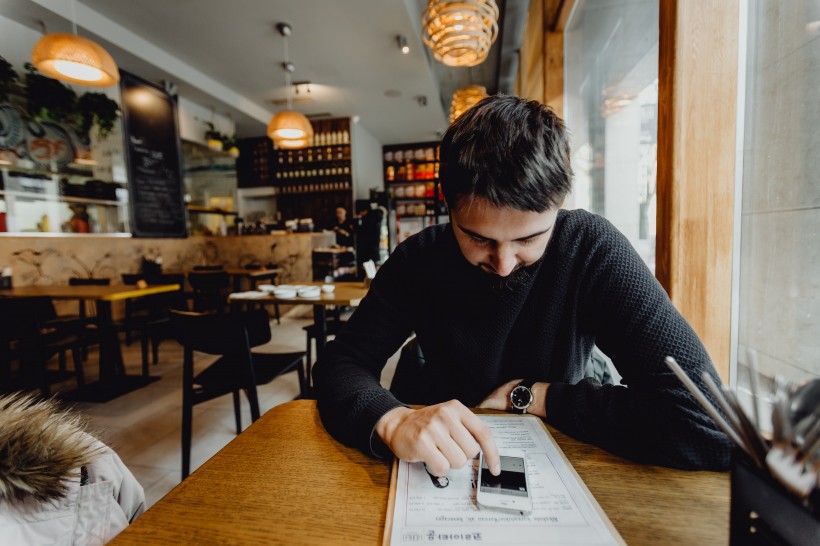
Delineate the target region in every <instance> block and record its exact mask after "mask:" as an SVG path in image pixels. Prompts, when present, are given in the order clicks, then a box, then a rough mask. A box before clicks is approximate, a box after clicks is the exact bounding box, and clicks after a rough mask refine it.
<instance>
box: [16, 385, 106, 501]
mask: <svg viewBox="0 0 820 546" xmlns="http://www.w3.org/2000/svg"><path fill="white" fill-rule="evenodd" d="M95 443H96V441H95V439H94V437H93V436H90V435H88V434H85V433H84V423H83V421H82V419H81V418H80V416H79V415H77V414H75V413H72V412H69V411H66V410H62V409H60V408H59V407H58V405H57V403H56V402H55V401H54V400H38V399H37V398H36V397H35V396H32V395H25V394H20V393H17V394H11V395H4V396H0V499H6V500H8V501H10V502H12V501H20V500H24V499H26V498H28V497H33V498H34V499H36V500H38V501H49V500H53V499H57V498H60V497H62V496H63V495H64V494H65V493H66V491H67V481H68V480H71V479H78V478H79V476H80V469H81V467H82V466H83V465H87V464H89V463H91V462H92V461H93V460H94V458H95V457H96V456H98V455H99V454H100V448H99V446H97V445H95Z"/></svg>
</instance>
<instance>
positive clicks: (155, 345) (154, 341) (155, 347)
mask: <svg viewBox="0 0 820 546" xmlns="http://www.w3.org/2000/svg"><path fill="white" fill-rule="evenodd" d="M159 343H160V338H159V333H157V332H156V331H155V332H153V333H152V334H151V358H152V362H153V363H154V366H156V365H157V364H159Z"/></svg>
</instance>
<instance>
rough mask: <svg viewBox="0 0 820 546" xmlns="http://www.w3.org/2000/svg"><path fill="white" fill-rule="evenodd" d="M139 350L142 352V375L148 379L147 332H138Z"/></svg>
mask: <svg viewBox="0 0 820 546" xmlns="http://www.w3.org/2000/svg"><path fill="white" fill-rule="evenodd" d="M140 350H141V352H142V375H143V377H148V332H146V331H145V330H140Z"/></svg>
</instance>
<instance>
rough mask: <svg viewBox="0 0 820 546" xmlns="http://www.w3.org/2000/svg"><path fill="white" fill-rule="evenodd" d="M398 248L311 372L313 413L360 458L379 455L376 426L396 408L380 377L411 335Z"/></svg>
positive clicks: (381, 448)
mask: <svg viewBox="0 0 820 546" xmlns="http://www.w3.org/2000/svg"><path fill="white" fill-rule="evenodd" d="M401 250H402V249H401V248H399V249H397V250H396V252H394V253H393V255H391V256H390V258H389V259H388V260H387V261H386V262H385V263H384V265H383V266H382V267H381V268H380V269H379V271H378V273H377V275H376V278H375V279H373V282H372V284H371V286H370V290H368V293H367V296H365V298H364V299H363V300H362V302H361V304H360V305H359V307H358V308H357V309H356V311H355V312H354V313H353V315H352V316H351V317H350V319H349V320H348V322H347V325H346V326H345V328H344V329H343V330H342V331H341V332H339V334H338V335H337V336H336V338H335V339H334V340H333V341H331V342H329V343H328V344H327V346H326V347H325V350H324V351H323V352H322V355H321V357H320V358H319V359H318V360H317V362H316V365H315V366H314V368H313V379H314V382H315V385H316V389H317V399H318V408H319V413H320V416H321V419H322V423H323V424H324V426H325V428H326V429H327V431H328V432H329V433H330V434H331V435H332V436H333V437H334V438H336V439H337V440H339V441H340V442H342V443H344V444H346V445H349V446H352V447H356V448H358V449H360V450H362V451H364V452H365V453H371V454H373V455H376V456H383V455H385V451H386V448H385V447H384V446H383V444H381V442H380V441H379V440H378V438H376V436H375V434H374V428H375V426H376V422H377V421H378V420H379V419H380V418H381V417H382V415H384V414H385V413H387V412H388V411H390V410H392V409H394V408H396V407H399V406H402V405H403V404H402V403H401V402H399V401H398V400H397V399H396V398H395V397H394V396H393V395H392V394H391V393H390V391H388V390H387V389H385V388H384V387H382V386H381V383H380V377H381V371H382V369H383V368H384V366H385V364H386V362H387V359H388V358H390V357H391V356H392V355H393V354H394V353H395V352H396V351H397V350H398V349H399V348H400V347H401V345H402V343H404V341H405V340H406V339H407V338H408V337H409V335H410V333H411V321H410V317H411V315H410V313H411V312H412V311H411V307H410V305H409V304H408V302H409V301H411V300H412V296H411V295H410V293H409V291H411V290H408V289H407V284H406V283H405V282H404V278H405V277H406V275H405V273H406V268H407V260H406V257H405V255H404V254H403V253H402V251H401Z"/></svg>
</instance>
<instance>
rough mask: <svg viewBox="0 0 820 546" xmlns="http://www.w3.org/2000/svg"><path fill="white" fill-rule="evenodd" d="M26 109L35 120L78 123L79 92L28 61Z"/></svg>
mask: <svg viewBox="0 0 820 546" xmlns="http://www.w3.org/2000/svg"><path fill="white" fill-rule="evenodd" d="M26 70H27V73H26V79H25V82H26V83H25V85H26V111H27V112H28V115H29V116H31V117H32V118H33V119H35V120H38V121H39V120H48V121H53V122H55V123H69V124H72V125H75V126H76V125H77V124H78V121H79V120H78V118H79V116H78V115H77V93H75V92H74V90H73V89H71V88H70V87H68V86H67V85H64V84H62V83H60V82H58V81H57V80H55V79H54V78H49V77H48V76H43V75H42V74H40V72H39V71H38V70H37V69H36V68H35V67H34V65H33V64H31V63H26Z"/></svg>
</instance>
